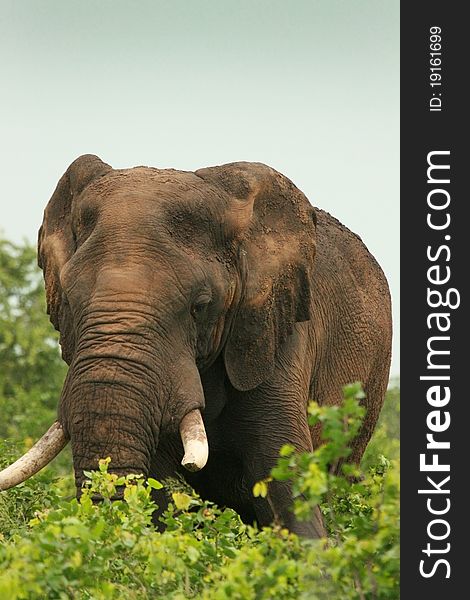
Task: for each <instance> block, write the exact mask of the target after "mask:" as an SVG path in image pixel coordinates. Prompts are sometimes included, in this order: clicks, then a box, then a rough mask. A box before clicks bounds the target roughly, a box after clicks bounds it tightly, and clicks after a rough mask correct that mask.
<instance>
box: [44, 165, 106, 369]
mask: <svg viewBox="0 0 470 600" xmlns="http://www.w3.org/2000/svg"><path fill="white" fill-rule="evenodd" d="M110 170H111V167H110V166H109V165H107V164H106V163H104V162H103V161H101V160H100V159H99V158H98V157H97V156H94V155H92V154H85V155H83V156H80V157H79V158H77V159H76V160H75V161H74V162H73V163H72V164H71V165H70V166H69V168H68V169H67V171H66V172H65V173H64V175H62V177H61V178H60V180H59V183H58V184H57V187H56V189H55V191H54V193H53V194H52V197H51V199H50V200H49V203H48V205H47V207H46V210H45V211H44V218H43V222H42V225H41V228H40V229H39V235H38V264H39V266H40V267H41V269H42V270H43V274H44V281H45V285H46V300H47V312H48V314H49V315H50V319H51V323H52V324H53V325H54V327H55V328H56V329H57V330H58V331H59V332H60V345H61V347H62V356H63V358H64V360H65V361H66V362H67V363H68V364H70V361H71V359H72V355H73V348H74V339H73V330H72V323H71V318H70V314H69V308H68V304H67V300H66V297H65V295H64V293H63V291H62V287H61V284H60V272H61V270H62V268H63V267H64V265H65V264H66V263H67V262H68V261H69V260H70V258H71V257H72V256H73V254H74V252H75V248H76V244H75V237H74V233H73V229H72V209H73V204H74V201H75V199H76V198H77V197H78V196H79V195H80V194H81V192H82V191H83V190H84V189H85V188H86V186H87V185H88V184H90V183H91V182H92V181H93V180H95V179H97V178H98V177H100V176H102V175H104V174H105V173H107V172H108V171H110Z"/></svg>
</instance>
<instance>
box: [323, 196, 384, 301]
mask: <svg viewBox="0 0 470 600" xmlns="http://www.w3.org/2000/svg"><path fill="white" fill-rule="evenodd" d="M315 213H316V217H317V234H316V235H317V252H316V268H315V272H316V273H317V275H318V276H327V277H334V276H336V277H338V278H339V280H340V281H343V282H345V280H347V279H351V278H352V279H353V280H354V282H355V285H356V286H357V287H358V288H364V289H369V290H370V289H371V287H372V288H374V287H375V286H378V288H380V290H381V292H382V293H385V294H386V295H388V294H389V289H388V283H387V279H386V277H385V275H384V272H383V271H382V268H381V267H380V265H379V263H378V262H377V260H376V259H375V257H374V256H373V255H372V254H371V252H370V251H369V250H368V248H367V246H366V245H365V244H364V242H363V241H362V239H361V238H360V236H359V235H357V234H356V233H354V232H353V231H351V230H350V229H348V228H347V227H346V226H345V225H343V224H342V223H341V222H340V221H339V220H338V219H336V218H335V217H333V216H332V215H330V214H329V213H328V212H326V211H324V210H321V209H319V208H315Z"/></svg>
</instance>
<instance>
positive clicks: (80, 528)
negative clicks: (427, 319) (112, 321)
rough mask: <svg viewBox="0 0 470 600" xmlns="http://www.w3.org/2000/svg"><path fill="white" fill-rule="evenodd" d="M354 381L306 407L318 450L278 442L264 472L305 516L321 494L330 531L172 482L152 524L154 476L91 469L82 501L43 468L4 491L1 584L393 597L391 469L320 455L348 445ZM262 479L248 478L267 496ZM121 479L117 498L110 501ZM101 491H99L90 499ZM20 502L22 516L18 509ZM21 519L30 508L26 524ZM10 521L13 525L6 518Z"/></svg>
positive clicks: (14, 588)
mask: <svg viewBox="0 0 470 600" xmlns="http://www.w3.org/2000/svg"><path fill="white" fill-rule="evenodd" d="M358 394H359V388H358V387H355V386H350V387H349V388H347V389H346V391H345V403H344V405H343V406H342V407H334V408H331V407H327V408H319V407H317V406H312V408H311V410H310V413H311V417H310V418H311V421H312V422H313V421H316V420H321V421H322V423H323V431H324V435H325V438H326V440H325V443H324V444H323V445H322V446H321V447H320V448H319V449H318V450H316V451H315V452H311V453H303V454H296V453H295V452H294V451H293V449H292V448H291V447H289V446H285V447H284V448H283V449H282V450H281V456H280V458H279V461H278V464H277V466H276V467H275V468H274V469H273V471H272V473H271V478H270V479H280V480H286V479H290V480H291V481H292V485H293V489H294V492H295V496H296V500H295V507H294V510H295V511H296V513H297V515H298V516H299V517H300V518H305V517H307V516H308V514H309V513H310V512H311V509H312V507H313V506H314V505H315V504H317V503H318V502H322V507H323V512H324V514H325V518H326V519H327V523H328V527H329V530H330V537H329V539H328V541H325V540H316V541H314V540H305V539H299V538H298V537H297V536H295V535H293V534H290V533H289V532H288V531H287V530H285V529H283V528H282V525H277V526H273V527H271V528H264V529H262V530H258V529H257V528H256V527H252V526H247V525H245V524H243V523H242V522H241V520H240V518H239V517H238V515H237V514H236V513H235V512H234V511H232V510H230V509H225V510H222V509H219V508H218V507H216V506H215V505H213V504H211V503H210V502H203V501H202V500H201V499H200V498H199V497H198V496H197V495H196V494H195V493H194V492H192V491H191V490H188V489H184V488H183V489H182V488H181V485H176V486H175V485H174V484H173V487H172V488H171V489H172V492H171V493H172V500H173V501H172V502H171V503H170V506H169V508H168V510H167V511H166V513H165V514H164V517H163V519H164V522H165V523H166V525H167V529H166V531H165V532H164V533H158V532H157V531H156V530H155V529H154V527H153V525H152V512H153V511H154V509H155V505H154V503H153V501H152V496H151V490H152V489H153V488H159V487H161V484H160V483H158V482H157V481H155V480H153V479H149V480H148V481H147V482H145V481H143V479H141V478H139V477H136V476H128V477H126V478H123V477H120V478H118V477H117V476H116V475H113V474H109V473H108V471H107V468H108V463H109V459H106V460H102V461H100V470H99V471H98V472H92V473H88V476H89V477H90V480H89V483H88V485H87V486H86V487H85V488H84V491H83V495H82V496H81V498H80V500H79V501H77V500H76V499H73V500H71V501H70V500H59V493H58V492H57V489H56V488H55V486H54V485H53V484H52V481H51V479H50V475H49V476H44V478H43V479H42V480H41V479H37V478H36V479H32V480H30V481H29V482H26V483H25V484H23V485H22V486H19V487H18V488H16V489H15V490H12V491H9V492H6V493H4V494H2V495H1V496H0V497H3V496H6V497H7V498H10V500H9V504H8V503H7V504H5V503H4V504H3V510H4V511H6V512H7V513H8V512H9V514H10V525H9V527H8V531H7V532H6V534H4V540H3V542H2V543H1V544H0V566H1V567H2V568H1V570H0V594H1V593H3V595H4V596H5V597H7V598H9V599H11V600H15V599H17V598H18V599H19V598H96V599H100V598H118V597H119V598H120V597H121V596H122V595H123V594H125V595H126V597H127V598H130V599H133V598H136V599H137V598H175V599H182V598H204V599H212V598H215V599H220V600H222V599H223V600H225V599H229V598H240V599H242V598H256V599H258V598H259V599H264V598H265V599H270V598H274V597H275V598H305V599H307V598H308V599H313V600H315V599H327V598H341V599H343V598H345V599H348V598H351V599H352V598H377V599H387V600H389V599H393V598H398V512H397V508H398V493H399V486H398V469H397V466H396V465H395V464H393V465H391V464H390V463H389V461H386V460H385V459H382V460H381V461H380V462H379V463H378V464H377V465H376V466H375V467H371V468H369V470H368V473H366V474H364V473H362V472H360V471H358V469H354V474H355V475H356V476H357V475H361V476H363V477H364V479H361V481H360V482H359V483H351V482H350V477H349V475H350V474H351V472H352V469H351V468H347V467H345V469H344V470H345V472H346V474H347V475H348V477H346V476H343V475H333V474H332V471H331V469H328V465H331V464H332V463H333V462H334V461H336V460H339V459H341V458H343V457H345V456H346V455H347V452H348V451H347V442H348V440H349V439H350V437H351V436H352V435H353V434H354V432H355V431H357V428H358V426H359V424H360V416H361V414H362V409H361V407H360V406H359V405H358V402H357V400H356V397H357V396H358ZM269 484H270V481H269V480H266V481H264V482H260V483H259V484H258V485H257V486H255V490H254V491H255V493H256V494H258V495H268V496H269ZM118 486H123V488H124V496H123V499H122V500H119V501H114V502H111V501H110V498H111V497H113V496H114V495H115V493H116V488H117V487H118ZM97 494H99V495H100V496H101V497H102V498H103V501H102V502H100V503H98V504H96V503H94V502H93V498H94V497H95V496H96V495H97ZM18 507H21V511H20V512H21V515H16V512H15V511H16V510H17V508H18ZM27 517H29V518H30V520H29V523H28V524H27V523H26V520H27ZM12 521H15V525H14V526H13V525H12V524H11V522H12Z"/></svg>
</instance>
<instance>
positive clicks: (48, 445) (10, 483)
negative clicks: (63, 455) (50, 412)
mask: <svg viewBox="0 0 470 600" xmlns="http://www.w3.org/2000/svg"><path fill="white" fill-rule="evenodd" d="M67 442H68V440H67V438H66V437H65V434H64V430H63V429H62V425H61V424H60V423H59V422H58V421H55V422H54V423H53V424H52V425H51V427H49V429H48V430H47V431H46V433H45V434H44V435H43V436H42V438H41V439H39V440H38V441H37V442H36V443H35V444H34V446H33V447H32V448H31V449H30V450H28V452H26V454H23V456H22V457H21V458H19V459H18V460H17V461H16V462H14V463H13V464H12V465H10V466H9V467H6V469H3V471H0V491H2V490H8V489H10V488H12V487H14V486H15V485H18V484H19V483H22V482H23V481H26V480H27V479H29V478H30V477H31V476H32V475H34V474H35V473H37V472H38V471H40V470H41V469H42V468H43V467H45V466H46V465H48V464H49V463H50V462H51V460H52V459H53V458H55V457H56V456H57V455H58V454H59V452H60V451H61V450H63V448H65V446H66V445H67Z"/></svg>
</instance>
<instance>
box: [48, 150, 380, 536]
mask: <svg viewBox="0 0 470 600" xmlns="http://www.w3.org/2000/svg"><path fill="white" fill-rule="evenodd" d="M39 263H40V266H42V268H43V270H44V276H45V281H46V293H47V300H48V310H49V313H50V316H51V321H52V323H53V324H54V326H55V327H56V328H57V329H58V330H59V331H60V335H61V346H62V352H63V357H64V359H65V360H66V362H67V363H68V364H69V366H70V368H69V372H68V375H67V379H66V381H65V384H64V389H63V392H62V397H61V401H60V406H59V421H60V422H61V423H62V425H63V427H64V430H65V432H66V435H67V437H68V438H70V440H71V443H72V453H73V460H74V469H75V475H76V481H77V487H78V488H80V486H81V484H82V483H83V470H84V469H85V470H86V469H90V468H96V461H97V459H98V458H100V457H105V456H108V455H109V456H111V465H110V467H111V470H114V471H115V472H117V473H129V472H136V471H137V472H141V473H144V475H146V476H153V477H156V478H157V479H164V478H165V477H167V476H174V475H175V474H176V473H181V474H183V475H184V476H185V477H186V479H187V480H188V481H189V483H190V484H191V485H192V486H193V487H194V488H195V489H196V490H197V491H198V492H199V493H200V494H201V495H202V496H203V497H205V498H208V499H211V500H213V501H215V502H217V503H219V504H221V505H225V506H231V507H233V508H234V509H235V510H237V511H238V512H239V513H240V515H241V516H242V518H243V519H244V520H246V521H254V520H256V521H258V522H259V523H260V524H261V525H265V524H268V523H269V522H271V521H272V518H273V513H272V507H274V509H275V512H276V514H277V516H278V517H279V518H280V519H281V520H282V521H283V523H284V525H285V526H286V527H288V528H289V529H290V530H292V531H295V532H297V533H300V534H302V535H308V536H314V537H315V536H317V537H318V536H322V535H324V530H323V526H322V523H321V517H320V514H319V511H318V510H317V511H315V514H313V515H312V519H311V520H310V521H308V522H306V523H299V522H297V521H296V520H295V518H294V516H293V514H292V513H291V511H290V509H289V507H290V504H291V493H290V488H289V484H288V483H286V482H273V483H272V484H271V487H270V497H271V501H272V505H271V506H270V505H269V503H268V502H267V501H266V499H263V498H256V499H255V498H254V497H253V494H252V488H253V485H254V483H256V481H259V480H260V479H263V478H265V477H266V476H268V475H269V471H270V469H271V468H272V467H273V466H274V464H275V462H276V460H277V457H278V453H279V449H280V447H281V446H282V445H283V444H286V443H289V444H293V445H294V446H295V447H296V448H297V449H298V450H300V451H302V450H312V449H314V448H316V447H318V445H319V443H320V438H319V436H320V432H319V430H318V428H315V429H312V430H310V429H309V426H308V422H307V406H308V403H309V400H310V399H314V400H316V401H317V402H318V403H319V404H320V405H324V404H339V403H340V402H341V399H342V386H344V385H346V384H347V383H350V382H353V381H361V382H362V383H363V386H364V390H365V395H366V397H365V399H364V400H363V402H364V404H365V406H366V409H367V412H366V417H365V420H364V423H363V425H362V429H361V431H360V433H359V435H358V437H357V438H356V439H355V440H354V442H353V445H352V454H351V460H353V461H356V462H358V461H359V460H360V459H361V457H362V455H363V452H364V450H365V447H366V445H367V443H368V441H369V439H370V436H371V435H372V432H373V430H374V427H375V424H376V422H377V418H378V415H379V412H380V409H381V406H382V403H383V399H384V394H385V390H386V387H387V383H388V373H389V366H390V353H391V311H390V296H389V291H388V286H387V282H386V279H385V277H384V275H383V273H382V271H381V269H380V267H379V266H378V264H377V263H376V261H375V260H374V258H373V257H372V256H371V254H370V253H369V252H368V250H367V249H366V247H365V246H364V244H363V243H362V242H361V240H360V239H359V238H358V237H357V236H356V235H354V234H353V233H351V232H350V231H349V230H348V229H347V228H346V227H344V226H343V225H341V224H340V223H339V222H338V221H337V220H336V219H334V218H333V217H331V216H330V215H329V214H328V213H326V212H323V211H322V210H319V209H314V208H313V207H312V206H311V205H310V203H309V202H308V200H307V199H306V198H305V196H304V195H303V194H302V193H301V192H300V191H299V190H298V189H297V188H296V187H295V186H294V184H293V183H292V182H291V181H290V180H288V179H287V178H286V177H284V176H283V175H281V174H280V173H277V172H276V171H274V170H273V169H271V168H269V167H267V166H265V165H262V164H259V163H232V164H229V165H222V166H219V167H211V168H207V169H201V170H199V171H196V172H195V173H189V172H184V171H174V170H171V169H168V170H159V169H152V168H147V167H138V168H135V169H125V170H114V169H112V168H111V167H109V165H106V164H105V163H103V162H102V161H101V160H100V159H98V158H97V157H95V156H92V155H85V156H83V157H80V158H79V159H77V160H76V161H75V162H74V163H72V165H71V166H70V167H69V169H68V170H67V172H66V173H65V175H64V176H63V177H62V179H61V180H60V182H59V184H58V186H57V189H56V191H55V192H54V195H53V197H52V198H51V200H50V202H49V205H48V207H47V209H46V212H45V217H44V222H43V226H42V228H41V230H40V234H39ZM193 409H198V410H200V411H201V413H202V415H203V420H204V425H205V429H206V432H207V439H208V445H209V459H208V462H207V465H206V466H205V467H204V468H203V469H201V470H200V471H198V472H187V471H185V469H184V468H183V467H182V466H181V464H180V463H181V457H182V455H183V447H182V442H181V438H180V434H179V431H178V427H179V425H180V423H181V422H182V419H183V418H184V416H185V415H186V414H188V412H189V411H191V410H193ZM156 494H157V503H158V504H159V506H160V512H161V510H163V508H164V507H165V502H166V499H165V496H164V492H163V491H158V492H156Z"/></svg>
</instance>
